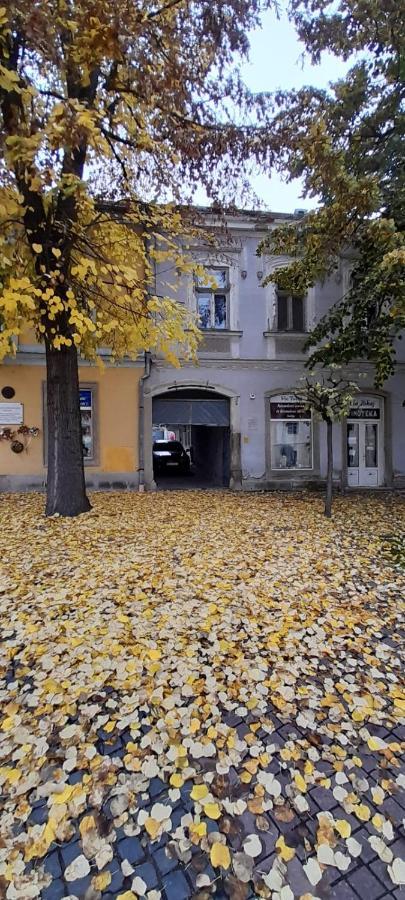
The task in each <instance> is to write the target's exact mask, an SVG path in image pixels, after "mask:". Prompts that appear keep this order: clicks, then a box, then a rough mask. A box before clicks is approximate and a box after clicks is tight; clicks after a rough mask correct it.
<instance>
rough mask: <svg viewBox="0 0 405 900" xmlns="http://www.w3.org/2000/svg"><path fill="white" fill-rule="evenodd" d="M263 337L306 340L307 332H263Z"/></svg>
mask: <svg viewBox="0 0 405 900" xmlns="http://www.w3.org/2000/svg"><path fill="white" fill-rule="evenodd" d="M263 335H264V337H266V338H267V337H291V338H297V339H299V338H307V337H308V335H309V331H263Z"/></svg>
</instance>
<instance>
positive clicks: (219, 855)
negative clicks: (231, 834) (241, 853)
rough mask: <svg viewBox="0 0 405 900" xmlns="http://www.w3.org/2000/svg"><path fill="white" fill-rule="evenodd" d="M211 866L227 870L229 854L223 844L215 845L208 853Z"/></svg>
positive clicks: (229, 863)
mask: <svg viewBox="0 0 405 900" xmlns="http://www.w3.org/2000/svg"><path fill="white" fill-rule="evenodd" d="M210 859H211V865H212V866H214V868H215V869H218V868H221V869H229V866H230V865H231V854H230V852H229V850H228V847H227V846H226V845H225V844H220V843H215V844H213V845H212V847H211V853H210Z"/></svg>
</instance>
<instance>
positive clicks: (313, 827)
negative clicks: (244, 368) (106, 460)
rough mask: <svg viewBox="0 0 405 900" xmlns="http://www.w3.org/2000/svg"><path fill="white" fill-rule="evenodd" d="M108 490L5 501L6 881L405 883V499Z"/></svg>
mask: <svg viewBox="0 0 405 900" xmlns="http://www.w3.org/2000/svg"><path fill="white" fill-rule="evenodd" d="M94 499H95V509H94V510H93V512H92V513H90V514H89V516H86V517H82V518H81V519H80V521H77V522H63V521H55V520H54V521H45V520H44V519H42V518H40V517H39V509H40V502H41V501H40V499H38V498H35V500H28V499H27V498H9V500H8V501H7V503H8V509H9V514H10V521H11V520H12V517H13V516H14V515H15V514H16V512H17V511H18V516H19V520H20V523H21V525H22V526H23V527H24V534H25V535H26V543H24V545H23V544H22V543H21V541H20V540H18V539H17V538H16V536H15V534H14V533H13V532H12V530H11V529H10V530H7V529H6V530H5V532H3V533H2V534H1V535H0V560H1V563H0V608H1V612H2V627H3V634H2V640H3V644H2V646H3V656H2V657H1V670H0V701H1V713H0V790H1V797H0V809H1V810H2V811H1V812H0V822H1V833H0V897H4V898H6V900H18V898H20V900H25V898H27V900H29V898H31V897H39V898H42V900H59V898H62V897H70V898H71V900H72V898H77V900H100V898H102V900H104V898H106V900H115V898H122V900H132V898H136V897H147V898H148V900H159V898H160V900H191V898H194V900H209V898H211V897H215V898H216V900H229V898H230V900H252V898H258V897H263V898H271V900H296V898H305V900H310V898H320V900H356V898H357V900H359V898H360V900H379V898H381V900H382V898H395V900H405V887H404V886H403V884H402V882H403V880H404V865H403V862H402V861H403V860H404V859H405V836H404V822H405V791H404V787H405V765H404V762H403V760H404V749H405V720H404V695H403V693H401V690H402V688H403V669H402V668H401V639H402V637H403V634H402V632H401V630H400V629H401V622H402V620H401V610H400V607H401V603H402V600H403V595H404V594H403V592H404V588H405V578H404V575H403V574H402V573H401V571H400V569H399V568H398V567H395V566H393V565H392V563H391V562H390V561H389V560H388V559H387V558H386V557H385V555H384V549H383V536H384V535H385V534H386V533H387V532H391V533H392V532H393V530H394V529H397V530H398V527H401V526H402V523H403V522H404V520H405V504H404V503H403V501H402V502H401V501H395V502H394V501H393V500H390V499H381V498H379V499H372V500H365V501H364V502H363V505H362V506H360V507H358V506H354V504H353V503H352V502H351V501H350V500H346V499H344V500H341V501H337V503H336V507H335V518H334V520H333V521H332V522H331V523H329V522H328V523H326V522H325V521H324V519H323V517H322V516H321V512H320V504H319V501H318V500H317V499H316V498H315V499H314V498H313V497H309V498H308V497H305V495H302V494H301V495H297V496H296V497H295V498H294V497H289V498H284V497H277V496H274V497H272V499H271V501H269V498H268V497H266V496H260V497H254V498H252V497H237V496H234V495H232V494H230V493H221V492H213V493H212V494H209V493H205V492H204V494H199V493H197V492H196V493H195V494H193V493H192V492H191V493H190V494H188V495H187V500H185V495H183V494H176V493H173V494H170V495H169V494H166V495H164V494H160V495H159V496H156V497H147V496H144V497H139V496H137V497H131V496H128V495H125V496H123V495H103V496H96V497H95V498H94ZM157 522H159V524H158V525H157ZM349 524H350V530H348V525H349ZM402 646H403V645H402Z"/></svg>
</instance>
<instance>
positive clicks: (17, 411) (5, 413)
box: [0, 403, 24, 425]
mask: <svg viewBox="0 0 405 900" xmlns="http://www.w3.org/2000/svg"><path fill="white" fill-rule="evenodd" d="M23 421H24V407H23V404H22V403H0V425H22V423H23Z"/></svg>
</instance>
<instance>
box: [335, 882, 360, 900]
mask: <svg viewBox="0 0 405 900" xmlns="http://www.w3.org/2000/svg"><path fill="white" fill-rule="evenodd" d="M328 900H359V895H358V894H355V892H354V891H353V889H352V888H351V887H350V885H349V884H348V883H347V881H338V882H337V884H335V885H333V888H332V890H331V893H330V894H329V896H328Z"/></svg>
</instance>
